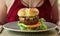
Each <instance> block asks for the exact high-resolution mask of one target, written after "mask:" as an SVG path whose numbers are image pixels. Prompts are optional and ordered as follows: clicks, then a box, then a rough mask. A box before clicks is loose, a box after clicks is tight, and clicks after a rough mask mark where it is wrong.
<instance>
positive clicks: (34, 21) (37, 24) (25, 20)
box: [17, 8, 47, 30]
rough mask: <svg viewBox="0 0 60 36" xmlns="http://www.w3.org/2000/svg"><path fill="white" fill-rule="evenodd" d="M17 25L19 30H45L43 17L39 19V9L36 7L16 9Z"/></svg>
mask: <svg viewBox="0 0 60 36" xmlns="http://www.w3.org/2000/svg"><path fill="white" fill-rule="evenodd" d="M17 15H18V16H19V21H18V26H19V27H20V29H21V30H38V29H40V28H41V29H43V30H46V29H47V26H46V25H45V24H44V21H45V20H44V19H43V18H41V19H39V16H38V15H39V10H38V9H37V8H22V9H20V10H19V11H18V14H17Z"/></svg>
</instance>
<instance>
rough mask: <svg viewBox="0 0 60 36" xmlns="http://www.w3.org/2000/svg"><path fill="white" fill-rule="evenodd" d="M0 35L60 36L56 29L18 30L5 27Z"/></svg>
mask: <svg viewBox="0 0 60 36" xmlns="http://www.w3.org/2000/svg"><path fill="white" fill-rule="evenodd" d="M0 36H60V35H59V34H58V32H57V31H56V30H49V31H45V32H16V31H9V30H6V29H4V30H3V31H2V33H0Z"/></svg>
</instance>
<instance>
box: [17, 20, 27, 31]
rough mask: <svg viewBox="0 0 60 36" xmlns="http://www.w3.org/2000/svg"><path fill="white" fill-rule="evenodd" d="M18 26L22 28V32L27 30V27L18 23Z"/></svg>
mask: <svg viewBox="0 0 60 36" xmlns="http://www.w3.org/2000/svg"><path fill="white" fill-rule="evenodd" d="M18 26H19V27H20V29H21V30H27V27H26V25H24V24H23V23H21V22H19V21H18Z"/></svg>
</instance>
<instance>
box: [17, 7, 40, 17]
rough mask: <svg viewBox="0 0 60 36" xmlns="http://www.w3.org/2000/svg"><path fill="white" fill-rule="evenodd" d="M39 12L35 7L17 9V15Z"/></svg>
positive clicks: (33, 14) (29, 14)
mask: <svg viewBox="0 0 60 36" xmlns="http://www.w3.org/2000/svg"><path fill="white" fill-rule="evenodd" d="M38 14H39V10H38V9H37V8H22V9H20V10H19V11H18V16H36V15H38Z"/></svg>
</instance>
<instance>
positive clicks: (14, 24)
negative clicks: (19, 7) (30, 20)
mask: <svg viewBox="0 0 60 36" xmlns="http://www.w3.org/2000/svg"><path fill="white" fill-rule="evenodd" d="M44 23H45V24H46V26H47V27H48V29H47V30H21V29H20V28H19V26H18V22H11V23H7V24H5V25H4V26H3V28H4V29H6V30H10V31H17V32H43V31H49V30H53V29H55V28H56V27H57V26H56V25H55V24H53V23H50V22H44Z"/></svg>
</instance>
